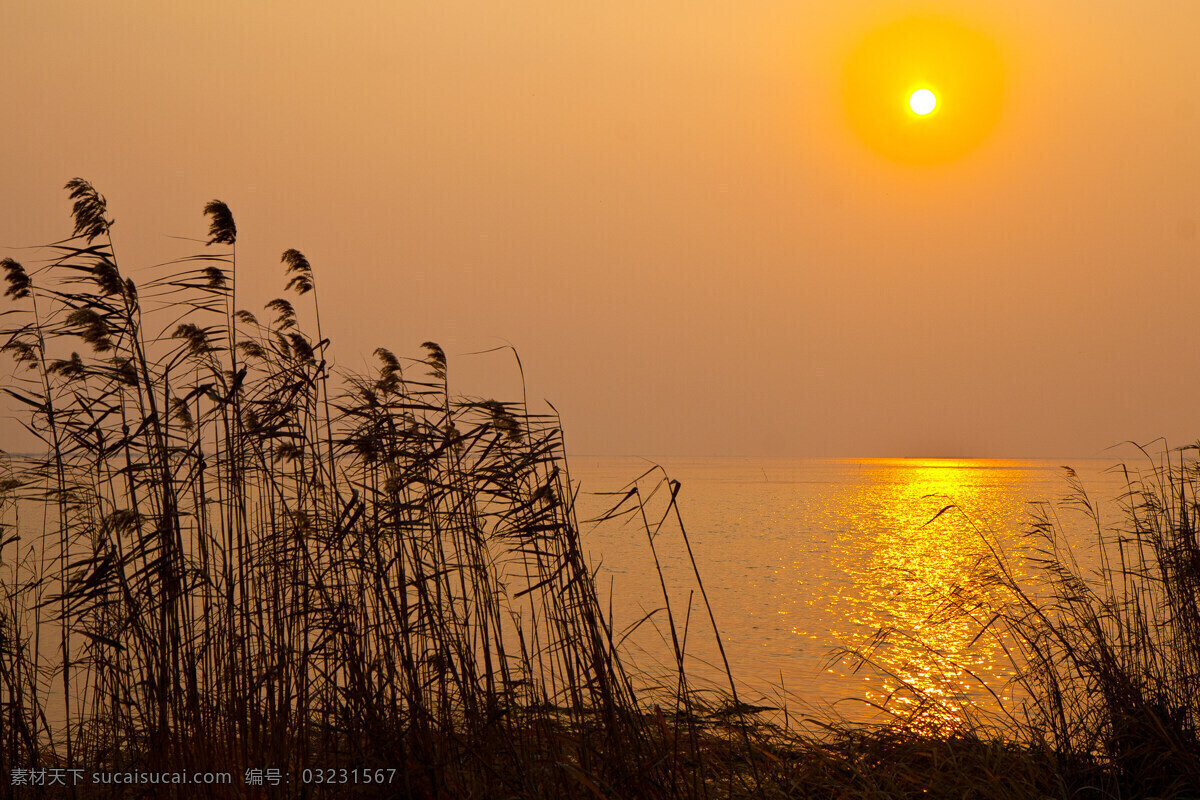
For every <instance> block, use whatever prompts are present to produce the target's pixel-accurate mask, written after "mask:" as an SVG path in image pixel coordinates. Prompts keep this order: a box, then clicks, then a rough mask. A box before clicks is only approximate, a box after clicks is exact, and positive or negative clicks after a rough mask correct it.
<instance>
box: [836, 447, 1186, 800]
mask: <svg viewBox="0 0 1200 800" xmlns="http://www.w3.org/2000/svg"><path fill="white" fill-rule="evenodd" d="M1197 452H1198V447H1197V446H1192V447H1188V448H1183V449H1182V450H1176V451H1171V452H1164V453H1163V454H1162V455H1161V456H1158V457H1151V456H1150V454H1149V452H1148V451H1146V450H1144V449H1143V450H1142V453H1143V455H1145V456H1146V458H1147V460H1148V461H1147V463H1148V466H1147V467H1146V468H1144V469H1141V470H1132V469H1130V468H1128V467H1125V466H1123V467H1121V469H1122V470H1123V476H1124V479H1125V484H1126V491H1125V492H1124V494H1123V495H1122V496H1121V497H1120V498H1119V499H1118V503H1119V505H1120V509H1119V511H1120V513H1119V514H1118V515H1117V516H1116V521H1114V519H1111V518H1108V517H1106V516H1104V515H1102V514H1101V511H1100V508H1099V506H1098V505H1097V504H1096V503H1095V502H1094V501H1093V500H1092V498H1090V497H1089V496H1088V494H1087V492H1086V490H1085V487H1084V486H1083V484H1082V482H1081V481H1080V480H1079V478H1078V476H1077V475H1076V473H1075V472H1074V471H1073V470H1070V469H1069V468H1068V469H1067V470H1066V477H1067V481H1068V491H1069V493H1068V495H1067V497H1066V498H1065V499H1064V500H1063V501H1060V502H1039V503H1036V504H1035V505H1034V507H1033V516H1032V518H1031V524H1030V528H1029V531H1028V534H1027V538H1026V544H1027V547H1025V548H1024V549H1023V550H1021V551H1020V552H1014V553H1002V552H1001V551H1000V550H998V549H997V548H996V547H995V546H994V545H993V544H991V543H990V542H989V543H988V544H987V546H986V547H985V556H984V557H983V558H981V560H980V562H979V563H978V564H977V565H976V568H975V569H974V570H972V571H971V575H970V576H966V577H965V578H964V581H963V582H962V583H960V584H956V585H954V586H952V587H951V588H950V589H949V590H946V591H943V592H942V593H941V596H940V597H939V598H938V602H936V603H933V604H931V605H932V607H933V608H935V611H934V612H933V613H932V614H931V616H930V617H929V619H927V620H925V624H958V623H960V622H962V621H964V620H965V621H967V622H969V623H970V624H973V625H974V629H975V638H976V640H979V639H983V638H985V637H987V638H989V639H992V640H993V642H994V643H995V644H998V645H999V647H1000V648H1002V649H1003V651H1004V652H1005V653H1007V656H1008V659H1009V661H1010V663H1011V666H1012V668H1013V672H1014V674H1015V677H1014V678H1013V679H1012V681H1011V683H1010V685H1009V686H1008V687H1007V688H1006V689H1001V690H998V691H996V692H995V693H994V695H993V699H994V700H995V705H994V709H993V711H992V712H991V713H986V712H985V711H982V710H980V709H975V712H976V713H974V714H971V713H966V714H960V715H958V717H957V720H958V724H957V725H955V724H951V725H949V726H947V725H944V724H943V725H941V726H940V727H939V726H938V725H934V726H932V730H931V726H929V725H928V724H925V723H927V722H928V719H929V717H928V716H925V715H926V714H927V713H929V712H932V714H933V717H934V718H935V719H937V720H938V721H939V722H942V723H944V721H945V718H946V715H944V714H943V715H941V716H938V714H937V712H938V711H939V710H944V699H943V695H944V694H947V693H943V692H942V691H940V690H937V691H922V690H920V689H917V688H916V687H912V686H908V687H905V693H906V695H907V696H906V697H905V698H904V700H905V701H906V702H905V703H904V704H897V705H896V706H893V707H892V708H893V709H894V710H897V715H896V719H895V724H894V725H893V726H892V730H893V731H899V732H905V731H907V732H908V734H909V735H910V736H911V737H916V738H928V737H931V736H932V737H933V738H934V739H940V740H947V739H960V740H963V741H976V742H982V741H986V740H992V741H1005V742H1008V743H1009V744H1011V745H1014V746H1017V747H1019V748H1021V749H1022V750H1023V751H1024V752H1025V753H1026V754H1028V756H1029V758H1031V759H1034V760H1038V761H1040V762H1041V763H1042V766H1041V767H1040V768H1039V770H1038V773H1040V774H1041V775H1043V776H1050V777H1051V778H1052V781H1051V783H1050V786H1051V788H1053V787H1057V790H1056V791H1054V792H1053V794H1055V795H1061V796H1073V795H1075V794H1077V793H1080V792H1082V793H1086V794H1089V795H1090V796H1096V797H1113V798H1117V797H1120V798H1141V797H1145V798H1160V797H1189V798H1190V797H1198V796H1200V602H1198V601H1200V595H1198V593H1197V590H1198V589H1200V540H1198V537H1197V531H1198V526H1200V494H1198V490H1200V462H1198V460H1197ZM957 510H958V509H957V508H956V507H954V506H947V507H946V508H944V509H943V510H942V512H939V515H940V514H941V513H946V512H947V511H957ZM1089 533H1090V537H1089ZM981 535H982V534H981ZM1089 538H1090V545H1091V546H1090V547H1089V546H1087V544H1088V541H1089ZM985 541H988V540H986V539H985ZM893 635H904V632H896V631H881V632H880V634H879V637H877V639H876V643H878V642H879V641H881V640H884V639H886V638H887V637H888V636H893ZM858 655H859V658H860V659H861V660H863V661H867V662H872V663H876V662H874V661H873V660H872V654H871V653H870V652H861V653H859V654H858ZM935 655H939V656H940V655H942V654H937V653H935ZM952 666H953V667H954V669H953V670H951V671H952V672H955V673H957V674H963V672H964V671H966V668H965V667H963V666H962V665H958V664H954V665H952ZM900 709H903V710H902V711H901V710H900ZM901 739H903V736H901ZM1043 783H1044V781H1043Z"/></svg>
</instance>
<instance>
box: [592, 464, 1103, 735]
mask: <svg viewBox="0 0 1200 800" xmlns="http://www.w3.org/2000/svg"><path fill="white" fill-rule="evenodd" d="M659 463H660V464H661V466H662V468H663V470H664V471H665V474H666V475H669V476H670V478H671V479H674V480H678V481H679V482H680V483H681V490H680V492H679V495H678V506H679V511H680V518H681V520H682V524H683V526H684V527H685V528H686V531H687V534H688V538H689V540H690V543H691V546H692V550H693V553H694V556H695V559H696V562H697V565H698V568H699V574H700V577H701V578H702V580H703V583H704V587H705V589H706V590H707V592H708V597H709V600H710V602H711V605H712V609H713V615H714V617H715V619H716V622H717V626H718V628H719V629H720V631H721V635H722V639H723V643H724V646H725V649H726V654H727V657H728V660H729V662H730V666H731V668H732V671H733V674H734V676H735V678H736V680H737V682H738V685H739V687H740V689H741V692H742V693H743V695H745V697H743V700H749V701H750V702H760V703H762V704H765V705H773V706H779V705H781V704H782V702H783V700H785V699H786V702H787V703H788V705H789V707H790V708H791V709H794V710H796V711H797V712H799V713H813V714H818V715H825V714H829V713H831V711H836V712H837V713H838V714H840V715H841V716H844V717H847V718H852V719H863V718H870V717H872V716H875V715H876V713H877V712H875V711H873V709H872V706H871V705H870V704H881V703H883V702H884V701H885V700H886V699H887V698H888V696H889V695H891V694H892V693H893V692H894V691H895V690H896V689H897V688H899V687H902V686H903V685H904V684H905V683H908V684H911V685H913V686H916V687H919V688H921V689H924V690H927V691H930V692H932V693H934V694H935V695H937V694H941V695H943V696H945V697H946V698H947V700H948V701H950V702H951V705H952V706H953V703H960V704H961V703H968V704H974V705H977V706H988V705H989V704H990V703H994V701H992V700H990V699H989V698H990V691H997V692H1000V691H1002V688H1003V686H1004V683H1005V681H1006V679H1007V678H1008V677H1009V676H1010V675H1011V674H1012V665H1011V663H1010V662H1009V660H1008V659H1007V658H1006V657H1005V656H1004V653H1003V651H1002V650H1001V648H1000V646H999V644H998V643H996V642H995V641H992V640H990V639H989V638H988V637H984V638H982V639H980V640H978V641H973V640H974V639H975V634H976V633H977V629H973V628H972V626H970V625H967V624H960V623H953V624H951V623H945V622H938V621H936V620H935V617H936V610H937V605H938V602H939V598H944V597H945V595H946V593H947V592H950V591H954V590H956V589H957V590H960V591H961V590H964V589H965V590H972V583H973V582H975V583H980V585H982V583H981V581H982V578H981V575H982V573H981V572H980V566H979V565H980V559H981V557H983V556H985V555H986V554H987V552H988V544H987V542H990V543H991V544H992V545H993V546H995V547H999V548H1000V549H1002V550H1003V551H1004V552H1006V553H1009V554H1010V555H1012V556H1014V557H1017V556H1019V555H1020V554H1021V553H1022V552H1025V550H1023V548H1028V546H1029V540H1028V538H1027V537H1025V536H1024V534H1025V533H1026V532H1027V531H1028V530H1029V528H1030V523H1031V520H1032V515H1033V511H1034V508H1035V507H1034V506H1032V505H1031V503H1036V502H1047V501H1048V502H1051V503H1053V504H1054V505H1053V506H1052V507H1053V508H1054V509H1055V511H1056V513H1058V514H1059V515H1060V519H1061V520H1062V525H1063V528H1064V531H1065V533H1066V535H1067V541H1068V543H1069V546H1070V547H1071V549H1072V551H1073V552H1074V553H1075V554H1076V555H1078V556H1079V558H1080V559H1081V560H1082V561H1083V562H1084V563H1085V564H1086V563H1087V562H1088V558H1089V556H1088V553H1089V552H1091V551H1094V542H1095V526H1094V524H1093V525H1091V526H1090V529H1089V525H1088V524H1087V521H1086V519H1084V518H1083V516H1082V515H1081V514H1080V513H1079V512H1078V508H1077V507H1075V506H1071V505H1070V504H1069V503H1068V504H1065V505H1064V504H1061V503H1060V502H1059V501H1061V500H1063V499H1064V498H1065V497H1066V496H1067V495H1069V494H1070V491H1071V487H1070V485H1069V482H1068V479H1067V478H1068V472H1067V471H1066V470H1065V469H1064V468H1063V465H1069V466H1070V467H1072V468H1073V469H1074V471H1075V472H1076V473H1077V475H1078V477H1079V479H1080V480H1081V481H1082V483H1083V486H1084V488H1085V489H1086V490H1087V492H1088V494H1089V496H1090V498H1091V499H1092V500H1094V501H1098V505H1099V513H1100V516H1101V519H1102V521H1108V522H1110V523H1111V522H1114V521H1117V520H1119V519H1121V518H1122V516H1121V509H1120V505H1119V503H1118V502H1117V498H1118V497H1119V496H1120V495H1121V493H1122V491H1123V490H1124V489H1125V486H1126V484H1125V478H1124V476H1123V475H1122V474H1120V473H1118V472H1114V471H1113V470H1112V467H1113V466H1114V464H1115V463H1116V458H1113V459H1108V460H1071V461H1059V460H1055V461H995V460H913V459H888V460H879V459H861V460H828V459H823V460H822V459H807V460H798V459H790V460H787V459H775V460H771V459H766V460H764V459H732V458H705V459H664V460H661V461H660V462H659ZM570 466H571V478H572V480H573V481H575V482H577V483H578V484H579V485H580V488H581V489H582V492H581V494H580V496H579V498H578V500H577V508H578V509H579V512H580V518H581V520H583V519H584V518H587V517H596V516H598V515H600V514H601V513H602V512H603V511H604V510H605V509H607V508H609V507H611V506H613V505H614V504H615V503H616V502H617V501H618V500H619V499H620V496H619V495H620V494H621V493H623V492H624V491H625V490H626V489H627V488H628V485H629V484H630V482H631V481H633V480H634V479H635V478H637V477H638V476H639V475H641V474H642V473H644V472H645V471H646V470H647V469H648V468H649V467H650V466H651V465H650V464H649V462H647V461H645V460H642V459H634V458H598V457H577V458H573V459H571V461H570ZM662 474H663V473H656V475H657V476H659V477H661V475H662ZM654 477H655V475H652V476H647V477H646V478H645V479H644V480H643V481H641V482H640V486H641V487H642V490H643V492H644V494H643V496H648V495H649V494H650V492H651V490H652V488H653V485H654V481H653V480H652V479H653V478H654ZM603 492H614V493H618V494H617V495H604V494H596V493H603ZM666 497H667V493H666V489H665V488H664V487H660V490H659V493H658V495H656V496H654V497H651V499H650V501H649V503H648V508H649V512H650V513H648V515H647V520H646V521H648V522H649V524H650V525H651V527H653V526H654V525H655V524H656V523H657V521H658V518H659V517H660V516H661V513H662V512H663V510H664V509H665V502H664V501H665V499H666ZM950 504H955V505H956V506H957V508H956V509H952V510H950V511H947V512H945V513H943V514H941V515H940V516H938V512H939V511H940V510H942V509H943V508H945V507H946V506H947V505H950ZM958 509H961V511H959V510H958ZM935 517H936V519H935ZM582 528H583V530H584V532H585V533H584V541H585V544H586V546H587V548H588V552H589V554H590V556H591V558H592V560H593V562H594V563H596V564H598V565H599V566H600V571H599V573H598V575H599V583H600V585H601V590H602V594H604V595H605V597H606V599H607V597H608V594H609V592H610V591H611V596H612V609H613V616H614V618H615V628H616V629H617V631H618V632H619V633H620V632H622V631H623V630H625V629H626V628H627V627H628V626H631V625H633V624H634V623H636V622H637V621H638V620H640V619H642V618H643V617H645V616H646V615H647V614H649V613H650V612H652V611H654V610H655V609H656V608H658V609H662V608H663V607H664V605H665V604H664V602H663V592H662V586H661V583H660V579H659V572H658V571H657V570H656V569H655V555H657V557H658V559H659V563H660V566H661V567H662V574H663V576H664V580H665V582H666V584H667V586H668V591H667V597H668V598H669V599H670V604H671V612H672V614H673V616H674V618H675V621H676V627H677V629H679V630H681V631H682V629H683V628H684V626H685V620H686V627H687V631H688V633H687V640H686V653H687V661H688V663H689V666H690V667H691V669H693V670H694V671H695V673H696V674H697V676H698V677H700V678H701V679H703V680H706V681H711V682H713V683H715V684H718V685H719V684H720V683H721V681H722V676H723V671H722V670H721V669H718V668H717V667H718V666H719V664H720V658H721V656H720V653H719V651H718V649H717V647H716V646H715V638H714V636H713V634H712V626H711V624H710V622H709V620H708V616H707V612H706V611H705V608H704V605H703V602H702V600H701V597H700V595H699V593H698V591H697V586H696V583H695V580H694V578H693V577H692V567H691V564H690V561H689V559H688V555H687V552H686V549H685V547H684V546H683V545H682V537H680V536H679V530H678V529H679V525H678V522H677V521H676V520H675V518H674V516H671V517H669V518H668V519H667V521H666V522H665V523H664V524H663V526H662V528H661V529H660V530H659V533H658V535H657V537H656V538H655V547H654V551H653V552H652V551H651V547H650V544H649V542H648V537H647V535H646V532H645V524H644V521H643V519H642V518H641V516H640V515H636V516H635V517H634V518H629V517H628V516H627V517H624V518H621V519H609V520H606V521H604V522H601V523H597V524H589V523H586V522H584V523H583V525H582ZM1016 563H1017V564H1018V565H1020V564H1021V563H1022V562H1021V559H1020V558H1017V562H1016ZM975 588H977V589H978V588H979V587H975ZM689 596H690V615H689V612H688V608H689ZM885 626H888V627H891V628H894V629H896V630H897V631H900V632H905V633H907V634H913V635H914V637H919V639H920V641H917V640H916V638H913V639H909V638H907V637H906V636H904V635H895V636H893V637H892V639H891V640H890V642H889V643H888V644H887V645H886V646H884V647H882V648H880V649H879V650H878V651H877V653H876V659H877V660H878V661H879V662H880V663H879V667H880V668H862V669H858V670H856V669H855V663H854V661H853V660H852V659H849V658H845V657H838V656H837V655H836V652H837V650H838V648H862V647H864V646H866V645H867V644H868V643H869V642H870V641H871V637H872V636H873V635H874V634H875V632H876V631H878V630H879V629H880V628H881V627H885ZM668 642H669V627H668V623H667V617H666V612H665V610H659V611H658V612H657V613H654V614H653V615H652V616H651V618H650V620H649V621H648V622H646V623H645V624H643V625H642V626H640V627H638V628H637V629H636V630H634V632H633V633H632V634H631V635H630V636H629V638H628V639H627V640H626V645H627V647H628V649H629V651H630V657H631V659H632V660H633V663H635V664H637V665H639V666H641V667H643V668H646V669H648V670H650V671H651V672H654V671H655V670H661V669H662V668H663V665H669V664H671V663H672V655H671V654H672V652H673V651H672V649H671V648H670V646H669V644H668ZM926 645H929V646H932V647H933V648H934V650H936V655H935V654H934V651H932V650H931V649H930V648H929V647H927V646H926ZM889 673H890V674H889ZM981 683H982V684H986V688H985V687H984V686H982V685H981ZM989 690H990V691H989ZM893 702H900V703H901V704H902V703H903V702H905V701H904V699H903V697H900V698H898V699H895V700H893Z"/></svg>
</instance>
